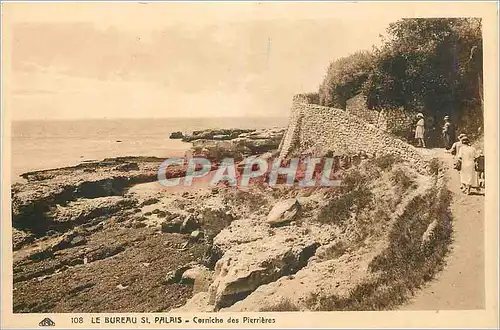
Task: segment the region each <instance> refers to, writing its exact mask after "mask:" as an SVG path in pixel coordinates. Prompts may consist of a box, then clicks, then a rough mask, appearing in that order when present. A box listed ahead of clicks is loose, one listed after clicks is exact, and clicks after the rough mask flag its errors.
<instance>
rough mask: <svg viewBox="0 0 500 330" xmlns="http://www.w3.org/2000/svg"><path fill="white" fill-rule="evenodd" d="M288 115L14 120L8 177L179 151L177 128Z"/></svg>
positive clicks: (255, 124)
mask: <svg viewBox="0 0 500 330" xmlns="http://www.w3.org/2000/svg"><path fill="white" fill-rule="evenodd" d="M287 123H288V118H286V117H239V118H234V117H233V118H229V117H225V118H214V117H212V118H162V119H96V120H57V121H56V120H54V121H51V120H43V121H39V120H37V121H13V122H12V126H11V180H12V182H19V181H23V179H22V178H20V177H19V175H20V174H22V173H26V172H29V171H35V170H43V169H52V168H59V167H65V166H72V165H77V164H79V163H82V162H86V161H94V160H102V159H104V158H110V157H120V156H156V157H165V158H167V157H175V156H182V155H184V152H185V151H186V150H187V149H189V148H190V147H191V144H190V143H186V142H182V141H180V140H173V139H169V136H170V133H172V132H175V131H181V132H191V131H194V130H201V129H208V128H271V127H285V126H286V125H287Z"/></svg>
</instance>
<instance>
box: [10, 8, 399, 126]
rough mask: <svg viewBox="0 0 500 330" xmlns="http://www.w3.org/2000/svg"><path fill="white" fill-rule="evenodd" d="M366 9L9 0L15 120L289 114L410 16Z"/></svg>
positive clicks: (11, 105) (11, 100)
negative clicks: (337, 66) (339, 66)
mask: <svg viewBox="0 0 500 330" xmlns="http://www.w3.org/2000/svg"><path fill="white" fill-rule="evenodd" d="M339 5H342V6H339ZM354 6H357V5H356V4H353V3H344V4H334V3H333V4H332V3H329V4H327V3H316V4H315V3H312V4H308V5H307V6H305V5H304V4H297V5H296V4H293V3H268V4H259V3H210V4H206V3H147V4H146V3H91V2H90V3H80V4H78V3H44V4H38V3H8V4H4V12H3V16H4V17H3V18H6V19H7V20H8V24H9V25H8V27H9V29H8V32H10V33H9V36H10V39H8V40H7V45H8V50H9V55H10V56H9V57H8V58H9V60H10V61H9V64H10V67H9V68H10V74H9V75H8V82H9V88H10V92H9V96H10V97H9V103H8V104H9V110H10V111H11V112H10V113H11V116H12V119H14V120H31V119H82V118H159V117H241V116H287V115H288V113H289V111H290V105H291V101H292V96H293V95H294V94H297V93H302V92H313V91H317V89H318V86H319V84H320V83H321V81H322V79H323V77H324V75H325V73H326V69H327V67H328V65H329V63H330V62H331V61H332V60H334V59H336V58H339V57H342V56H346V55H348V54H350V53H353V52H355V51H357V50H362V49H371V47H372V46H373V45H374V44H378V43H379V42H380V34H383V33H384V31H385V29H386V28H387V26H388V24H389V23H390V22H392V21H396V20H397V19H399V17H397V16H394V15H391V14H389V13H388V12H387V11H386V10H378V11H377V10H371V11H370V10H365V11H359V10H356V8H357V7H354ZM377 8H380V7H377ZM4 45H5V44H4Z"/></svg>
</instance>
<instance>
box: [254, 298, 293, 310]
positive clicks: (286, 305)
mask: <svg viewBox="0 0 500 330" xmlns="http://www.w3.org/2000/svg"><path fill="white" fill-rule="evenodd" d="M299 311H300V308H299V307H298V306H297V305H295V304H294V303H292V302H291V301H290V299H283V300H281V301H280V302H278V303H276V304H273V305H265V306H263V307H261V308H260V309H259V312H299Z"/></svg>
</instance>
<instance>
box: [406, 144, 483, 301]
mask: <svg viewBox="0 0 500 330" xmlns="http://www.w3.org/2000/svg"><path fill="white" fill-rule="evenodd" d="M427 152H428V153H430V154H433V155H434V156H436V157H439V158H440V159H441V160H442V161H443V162H444V163H445V164H446V166H447V168H448V170H447V173H446V175H447V178H448V188H449V189H450V190H451V192H452V193H453V201H452V204H451V212H452V217H453V231H454V234H453V243H452V251H451V253H450V254H449V255H448V257H447V260H446V265H445V267H444V269H443V271H442V272H440V273H439V274H438V275H437V276H436V278H435V279H434V280H433V281H432V282H430V283H429V284H428V285H427V286H426V287H425V288H423V289H422V290H421V291H420V292H418V293H417V294H416V295H415V297H414V298H413V299H412V300H411V301H410V302H409V303H408V304H406V305H404V306H403V307H402V308H401V309H403V310H446V309H458V310H468V309H484V308H485V296H484V295H485V293H484V196H483V195H471V196H466V195H464V194H463V193H462V192H461V191H460V188H459V185H460V178H459V174H458V172H457V171H456V170H454V169H453V167H452V165H453V157H452V155H450V154H447V153H445V152H444V150H443V149H433V150H428V151H427ZM481 194H482V193H481Z"/></svg>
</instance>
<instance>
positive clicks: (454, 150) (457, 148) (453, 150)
mask: <svg viewBox="0 0 500 330" xmlns="http://www.w3.org/2000/svg"><path fill="white" fill-rule="evenodd" d="M465 136H466V135H465V134H464V133H462V134H460V135H459V136H458V140H457V141H456V142H455V143H453V145H452V146H451V148H450V149H449V150H446V152H449V153H450V154H452V155H453V156H455V158H457V155H458V152H459V151H460V147H461V146H462V139H463V138H464V137H465Z"/></svg>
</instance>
